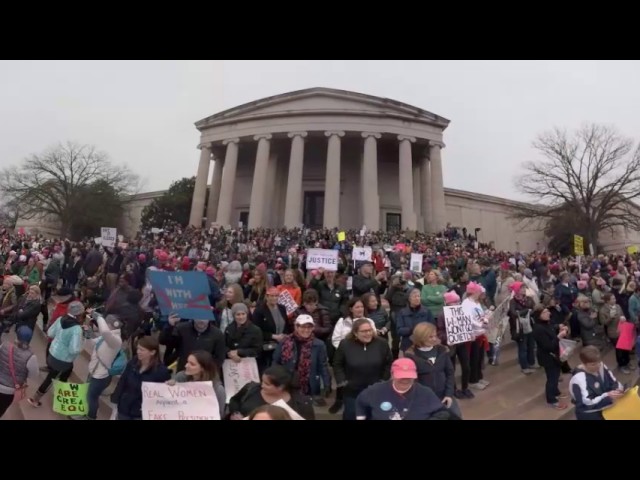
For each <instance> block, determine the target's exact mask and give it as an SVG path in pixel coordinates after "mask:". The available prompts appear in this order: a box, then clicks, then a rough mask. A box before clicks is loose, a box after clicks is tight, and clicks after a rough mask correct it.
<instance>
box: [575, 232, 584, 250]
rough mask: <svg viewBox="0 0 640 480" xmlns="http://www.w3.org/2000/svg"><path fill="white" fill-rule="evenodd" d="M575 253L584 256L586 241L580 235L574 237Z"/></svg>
mask: <svg viewBox="0 0 640 480" xmlns="http://www.w3.org/2000/svg"><path fill="white" fill-rule="evenodd" d="M573 253H574V254H575V255H584V239H583V238H582V237H581V236H580V235H574V236H573Z"/></svg>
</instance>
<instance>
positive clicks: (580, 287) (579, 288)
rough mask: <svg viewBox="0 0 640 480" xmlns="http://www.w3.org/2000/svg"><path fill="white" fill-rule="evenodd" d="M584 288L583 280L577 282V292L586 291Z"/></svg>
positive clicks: (585, 283) (585, 284) (585, 285)
mask: <svg viewBox="0 0 640 480" xmlns="http://www.w3.org/2000/svg"><path fill="white" fill-rule="evenodd" d="M586 288H587V282H585V281H584V280H579V281H578V290H586Z"/></svg>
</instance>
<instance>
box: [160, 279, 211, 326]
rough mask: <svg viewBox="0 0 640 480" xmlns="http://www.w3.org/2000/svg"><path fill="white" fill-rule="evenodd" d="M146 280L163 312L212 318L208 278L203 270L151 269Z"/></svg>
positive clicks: (201, 318)
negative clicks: (169, 270)
mask: <svg viewBox="0 0 640 480" xmlns="http://www.w3.org/2000/svg"><path fill="white" fill-rule="evenodd" d="M149 281H150V282H151V286H152V287H153V293H155V295H156V298H157V299H158V305H159V307H160V311H161V312H162V314H163V315H171V314H176V315H178V316H179V317H180V318H188V319H194V320H213V311H212V310H211V304H210V303H209V295H210V294H211V289H210V288H209V280H207V275H206V274H205V273H204V272H161V271H150V272H149Z"/></svg>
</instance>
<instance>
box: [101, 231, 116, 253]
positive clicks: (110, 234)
mask: <svg viewBox="0 0 640 480" xmlns="http://www.w3.org/2000/svg"><path fill="white" fill-rule="evenodd" d="M117 237H118V232H117V230H116V229H115V228H109V227H102V229H101V236H100V238H102V246H103V247H109V248H113V247H115V246H116V238H117Z"/></svg>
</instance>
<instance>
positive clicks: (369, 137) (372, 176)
mask: <svg viewBox="0 0 640 480" xmlns="http://www.w3.org/2000/svg"><path fill="white" fill-rule="evenodd" d="M380 137H381V135H380V134H379V133H371V132H362V138H364V157H363V162H362V186H361V187H362V208H363V211H362V218H363V223H364V224H365V225H366V226H367V230H369V231H376V230H380V196H379V195H378V142H377V139H379V138H380Z"/></svg>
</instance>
